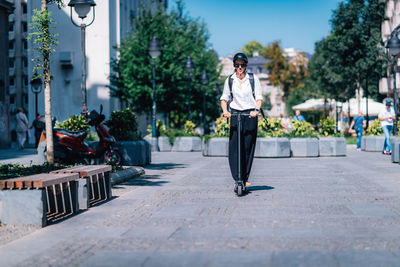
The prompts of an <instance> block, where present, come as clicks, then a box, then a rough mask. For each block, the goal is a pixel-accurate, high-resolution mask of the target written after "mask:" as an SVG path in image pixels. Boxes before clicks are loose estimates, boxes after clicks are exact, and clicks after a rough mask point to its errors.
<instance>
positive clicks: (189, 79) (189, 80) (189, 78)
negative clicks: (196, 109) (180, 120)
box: [188, 75, 191, 121]
mask: <svg viewBox="0 0 400 267" xmlns="http://www.w3.org/2000/svg"><path fill="white" fill-rule="evenodd" d="M190 82H191V77H190V75H189V76H188V121H190V118H191V117H190Z"/></svg>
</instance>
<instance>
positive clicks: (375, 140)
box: [361, 119, 385, 152]
mask: <svg viewBox="0 0 400 267" xmlns="http://www.w3.org/2000/svg"><path fill="white" fill-rule="evenodd" d="M384 142H385V136H384V135H383V131H382V127H381V122H380V121H379V120H378V119H375V120H374V121H373V122H372V123H371V124H370V125H369V127H368V128H367V130H366V131H365V135H364V136H363V137H362V138H361V150H364V151H372V152H380V151H382V148H383V143H384Z"/></svg>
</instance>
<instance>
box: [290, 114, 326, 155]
mask: <svg viewBox="0 0 400 267" xmlns="http://www.w3.org/2000/svg"><path fill="white" fill-rule="evenodd" d="M290 123H291V125H292V128H293V130H292V131H291V132H290V133H289V134H290V137H291V138H290V150H291V153H292V156H293V157H318V155H319V149H318V146H319V143H318V138H317V136H318V133H317V131H315V129H314V128H313V127H312V125H311V124H310V123H309V122H306V121H295V120H292V121H291V122H290Z"/></svg>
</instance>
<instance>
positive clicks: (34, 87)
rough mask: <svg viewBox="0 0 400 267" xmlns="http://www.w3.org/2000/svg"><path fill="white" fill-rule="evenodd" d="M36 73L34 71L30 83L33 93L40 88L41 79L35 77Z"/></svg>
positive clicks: (37, 91) (38, 91)
mask: <svg viewBox="0 0 400 267" xmlns="http://www.w3.org/2000/svg"><path fill="white" fill-rule="evenodd" d="M37 75H38V74H37V73H36V72H35V74H34V77H35V78H33V79H32V80H31V82H30V84H31V89H32V92H33V93H40V91H41V90H42V79H40V78H39V77H37Z"/></svg>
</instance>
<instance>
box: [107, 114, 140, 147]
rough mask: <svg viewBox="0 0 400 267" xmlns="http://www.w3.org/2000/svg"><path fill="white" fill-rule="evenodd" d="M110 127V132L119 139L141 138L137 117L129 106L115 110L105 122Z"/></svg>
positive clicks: (133, 139)
mask: <svg viewBox="0 0 400 267" xmlns="http://www.w3.org/2000/svg"><path fill="white" fill-rule="evenodd" d="M104 124H105V125H107V126H108V128H109V129H110V134H111V135H112V136H114V137H115V139H117V140H118V141H136V140H138V139H140V135H139V134H138V133H137V118H136V115H135V113H133V111H132V110H130V109H129V108H126V109H124V110H114V111H113V112H112V113H111V117H110V119H109V120H108V121H106V122H105V123H104Z"/></svg>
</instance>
